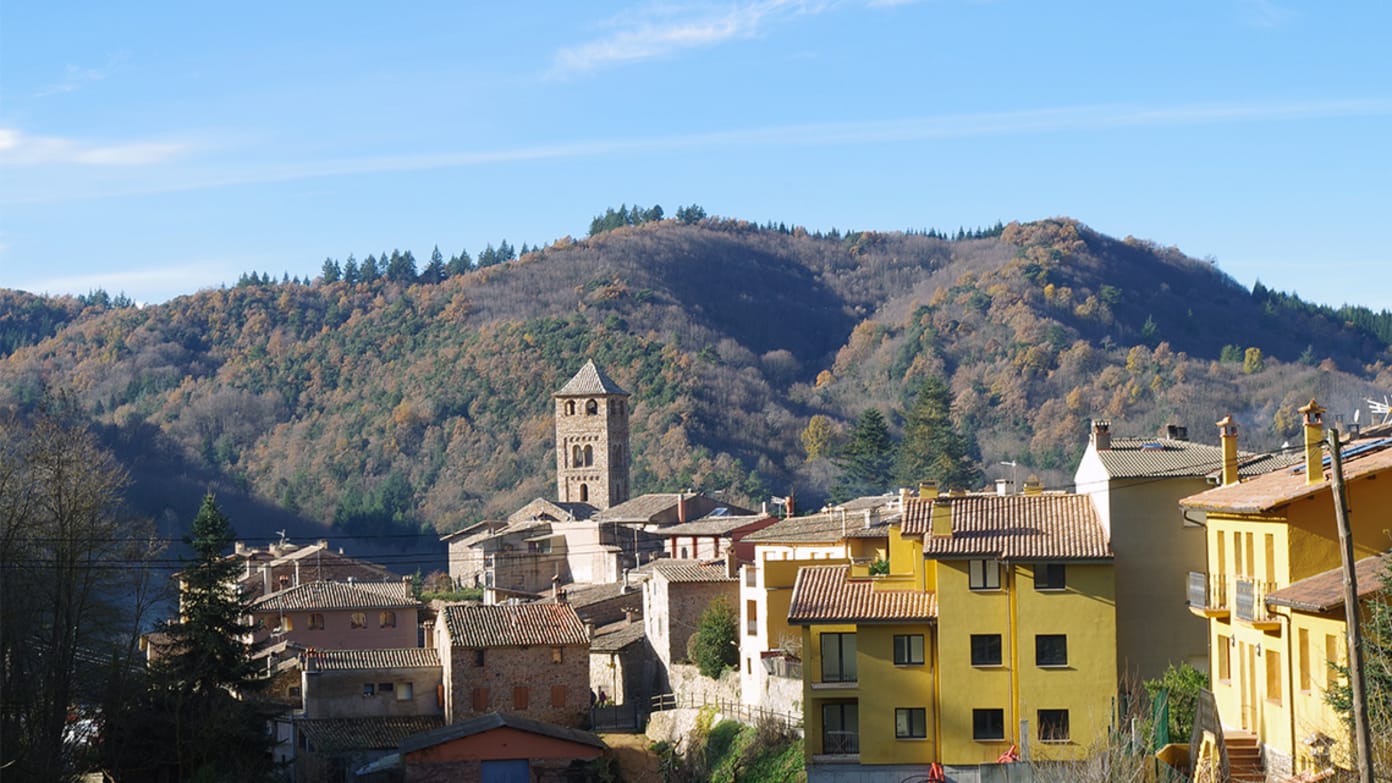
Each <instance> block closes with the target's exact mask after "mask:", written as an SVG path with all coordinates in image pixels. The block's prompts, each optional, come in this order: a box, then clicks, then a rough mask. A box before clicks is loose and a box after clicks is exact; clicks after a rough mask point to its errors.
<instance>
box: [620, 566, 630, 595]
mask: <svg viewBox="0 0 1392 783" xmlns="http://www.w3.org/2000/svg"><path fill="white" fill-rule="evenodd" d="M628 591H629V585H628V569H627V568H625V569H624V570H623V588H622V589H621V590H619V594H620V595H622V594H623V593H627V592H628Z"/></svg>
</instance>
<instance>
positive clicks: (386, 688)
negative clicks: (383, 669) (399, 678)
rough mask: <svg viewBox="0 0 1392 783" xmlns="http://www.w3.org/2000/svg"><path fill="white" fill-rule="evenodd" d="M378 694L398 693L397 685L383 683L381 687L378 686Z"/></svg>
mask: <svg viewBox="0 0 1392 783" xmlns="http://www.w3.org/2000/svg"><path fill="white" fill-rule="evenodd" d="M377 692H378V693H395V692H396V685H395V684H394V683H390V682H384V683H381V684H380V685H378V686H377Z"/></svg>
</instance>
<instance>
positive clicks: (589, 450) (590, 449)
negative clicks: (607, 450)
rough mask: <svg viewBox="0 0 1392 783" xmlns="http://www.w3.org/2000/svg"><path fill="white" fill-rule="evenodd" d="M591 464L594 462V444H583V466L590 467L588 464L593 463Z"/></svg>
mask: <svg viewBox="0 0 1392 783" xmlns="http://www.w3.org/2000/svg"><path fill="white" fill-rule="evenodd" d="M593 464H594V446H589V445H586V446H585V467H587V468H588V467H590V466H591V465H593Z"/></svg>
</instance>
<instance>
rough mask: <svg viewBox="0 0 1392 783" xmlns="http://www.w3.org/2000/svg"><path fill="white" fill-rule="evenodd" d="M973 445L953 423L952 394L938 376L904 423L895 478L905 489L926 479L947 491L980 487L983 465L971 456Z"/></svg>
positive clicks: (930, 379) (921, 389)
mask: <svg viewBox="0 0 1392 783" xmlns="http://www.w3.org/2000/svg"><path fill="white" fill-rule="evenodd" d="M972 451H973V449H972V448H971V444H970V442H969V441H968V439H967V437H966V436H965V435H963V434H962V433H961V432H960V431H958V429H957V427H956V426H954V424H953V422H952V395H951V393H950V392H949V391H948V388H947V385H946V384H944V383H943V382H942V379H941V378H939V377H937V376H935V375H934V376H929V377H928V378H927V379H925V380H924V381H923V384H922V385H921V386H919V388H918V396H917V398H916V399H915V400H914V404H913V407H912V408H910V409H909V412H908V416H907V417H906V418H905V420H904V441H903V443H901V444H900V445H899V454H898V459H897V460H896V463H895V477H896V478H897V479H898V480H899V483H900V484H902V485H904V486H911V485H914V484H917V483H918V482H920V481H923V480H925V479H931V480H933V481H936V482H938V485H939V486H941V487H944V488H954V487H960V488H963V489H975V488H976V487H977V486H978V485H980V484H981V481H982V474H981V466H980V465H979V464H978V463H977V461H976V460H975V459H973V457H972Z"/></svg>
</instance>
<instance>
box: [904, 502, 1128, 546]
mask: <svg viewBox="0 0 1392 783" xmlns="http://www.w3.org/2000/svg"><path fill="white" fill-rule="evenodd" d="M941 503H947V504H950V505H951V507H952V535H951V536H934V535H932V534H931V532H930V531H931V516H930V515H931V513H932V507H933V506H934V505H936V504H941ZM902 529H903V532H904V535H921V536H923V554H924V556H925V557H929V558H936V557H990V558H993V559H997V560H1110V559H1111V557H1112V550H1111V547H1109V546H1108V545H1107V539H1106V534H1105V533H1104V531H1103V529H1102V523H1101V521H1099V520H1098V518H1097V510H1096V508H1095V507H1094V506H1093V504H1092V500H1091V499H1090V498H1088V496H1087V495H1006V496H997V495H967V496H964V497H938V498H932V499H923V500H920V499H919V498H909V499H908V503H907V505H906V507H905V508H904V523H903V528H902Z"/></svg>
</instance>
